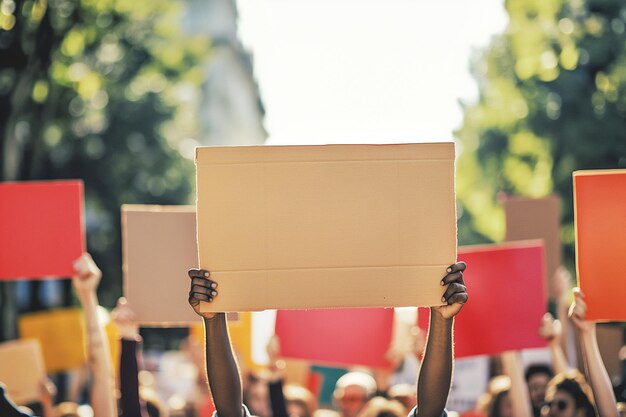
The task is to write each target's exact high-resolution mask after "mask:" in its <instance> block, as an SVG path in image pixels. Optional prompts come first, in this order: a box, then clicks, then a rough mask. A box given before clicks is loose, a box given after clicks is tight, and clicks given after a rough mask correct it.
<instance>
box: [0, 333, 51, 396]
mask: <svg viewBox="0 0 626 417" xmlns="http://www.w3.org/2000/svg"><path fill="white" fill-rule="evenodd" d="M0 364H2V365H1V366H0V382H2V383H3V384H4V385H5V386H6V389H7V393H8V397H9V398H10V399H11V400H12V401H13V402H15V403H16V404H27V403H29V402H33V401H37V400H38V399H39V384H40V383H41V381H42V380H43V378H44V377H45V376H46V372H45V369H44V364H43V356H42V354H41V346H40V345H39V342H38V341H37V340H33V339H29V340H12V341H10V342H5V343H0Z"/></svg>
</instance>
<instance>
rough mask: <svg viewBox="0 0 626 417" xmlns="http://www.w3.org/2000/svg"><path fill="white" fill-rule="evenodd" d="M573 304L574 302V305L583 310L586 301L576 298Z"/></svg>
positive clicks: (585, 308) (585, 306)
mask: <svg viewBox="0 0 626 417" xmlns="http://www.w3.org/2000/svg"><path fill="white" fill-rule="evenodd" d="M575 304H576V307H580V308H582V309H584V310H587V303H586V302H585V300H583V299H582V298H577V299H576V303H575Z"/></svg>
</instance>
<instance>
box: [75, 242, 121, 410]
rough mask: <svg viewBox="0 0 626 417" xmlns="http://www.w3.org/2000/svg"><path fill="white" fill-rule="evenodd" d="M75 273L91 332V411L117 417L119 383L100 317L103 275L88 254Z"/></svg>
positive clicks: (77, 266)
mask: <svg viewBox="0 0 626 417" xmlns="http://www.w3.org/2000/svg"><path fill="white" fill-rule="evenodd" d="M74 270H75V271H76V275H75V276H74V277H73V278H72V284H73V285H74V289H75V290H76V294H77V295H78V298H79V300H80V303H81V305H82V306H83V314H84V316H85V327H86V329H87V358H88V361H89V367H90V369H91V373H92V378H93V384H92V387H91V407H92V408H93V411H94V416H95V417H117V405H116V403H115V396H114V394H115V381H114V378H113V369H112V365H111V358H110V357H109V352H108V341H107V336H106V333H105V332H104V328H103V327H102V326H101V325H100V323H99V322H98V314H97V312H98V310H97V309H98V296H97V295H96V289H97V288H98V283H99V282H100V278H101V277H102V272H100V269H98V267H97V266H96V264H95V263H94V261H93V259H92V258H91V255H89V254H88V253H84V254H83V255H82V256H81V257H80V258H78V259H77V260H76V261H75V262H74Z"/></svg>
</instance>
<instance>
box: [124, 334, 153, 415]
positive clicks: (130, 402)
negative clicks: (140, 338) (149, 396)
mask: <svg viewBox="0 0 626 417" xmlns="http://www.w3.org/2000/svg"><path fill="white" fill-rule="evenodd" d="M121 344H122V352H121V354H120V412H119V414H120V417H146V416H147V414H146V412H145V409H144V407H142V405H141V402H140V401H139V376H138V375H139V365H138V359H137V355H138V354H139V352H138V351H137V346H138V345H139V342H137V341H136V340H127V339H122V340H121Z"/></svg>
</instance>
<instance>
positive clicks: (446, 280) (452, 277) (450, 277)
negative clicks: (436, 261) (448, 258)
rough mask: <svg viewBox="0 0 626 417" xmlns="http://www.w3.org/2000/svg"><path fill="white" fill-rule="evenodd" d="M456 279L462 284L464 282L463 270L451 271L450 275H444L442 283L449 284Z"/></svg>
mask: <svg viewBox="0 0 626 417" xmlns="http://www.w3.org/2000/svg"><path fill="white" fill-rule="evenodd" d="M454 281H459V282H460V283H461V284H463V272H462V271H457V272H451V273H449V274H448V275H446V276H445V277H443V279H442V280H441V285H448V284H450V283H451V282H454Z"/></svg>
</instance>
